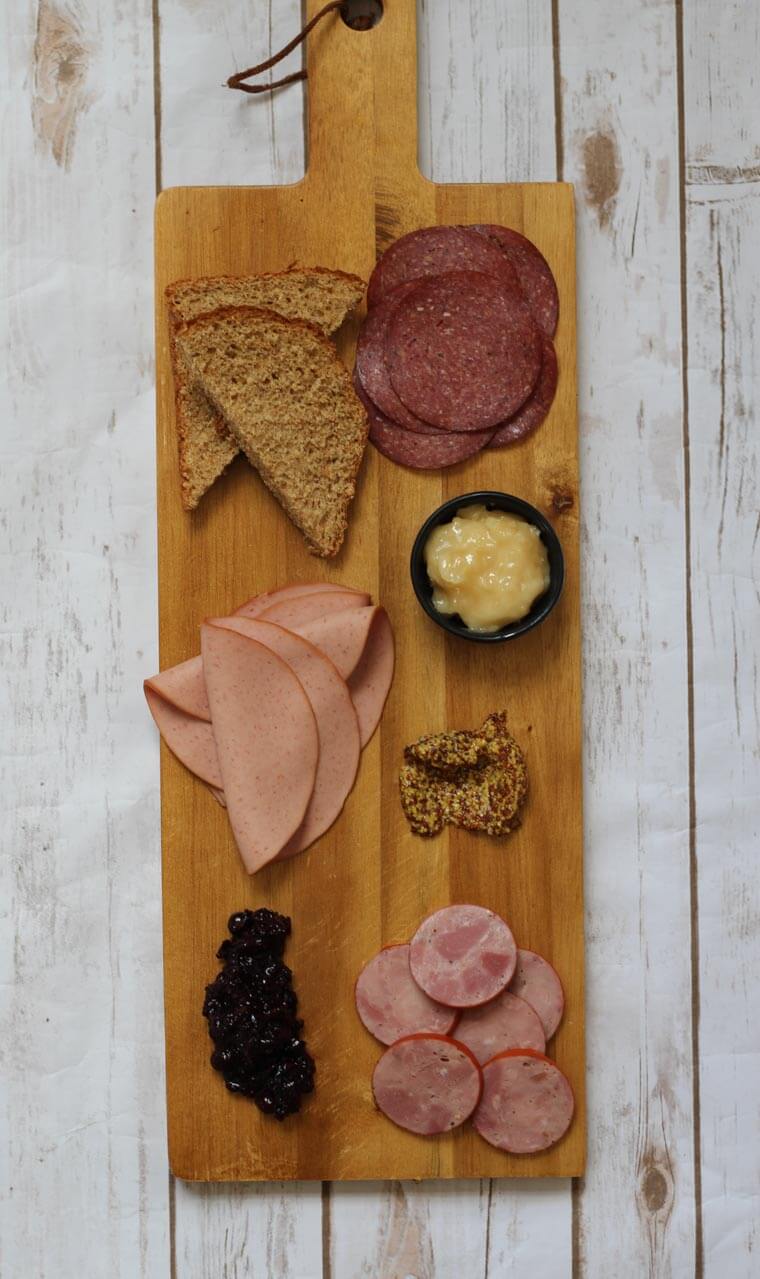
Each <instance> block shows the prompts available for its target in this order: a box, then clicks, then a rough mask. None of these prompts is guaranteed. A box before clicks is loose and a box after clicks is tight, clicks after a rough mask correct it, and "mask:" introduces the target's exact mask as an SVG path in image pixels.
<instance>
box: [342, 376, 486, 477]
mask: <svg viewBox="0 0 760 1279" xmlns="http://www.w3.org/2000/svg"><path fill="white" fill-rule="evenodd" d="M357 389H358V388H357ZM359 398H360V399H362V401H363V402H364V403H365V405H366V408H367V416H368V417H369V438H370V440H371V441H372V443H373V444H374V446H375V448H376V449H377V451H378V453H382V454H383V456H384V457H388V458H390V460H391V461H392V462H398V464H399V465H400V466H409V467H411V468H412V469H413V470H415V471H437V470H440V469H442V468H443V467H445V466H456V464H457V462H465V461H466V460H467V458H468V457H474V456H475V454H476V453H479V452H480V450H481V449H482V448H485V446H486V445H487V444H488V442H489V440H490V439H491V437H492V436H493V431H439V430H436V428H435V427H431V434H430V435H421V434H415V433H413V432H412V431H407V430H405V429H404V427H402V426H397V425H396V423H395V422H391V420H390V418H387V417H385V415H384V414H383V413H381V412H380V410H379V409H378V408H377V407H376V406H375V405H374V404H373V403H372V402H371V400H367V399H365V397H364V396H363V394H362V393H361V392H360V396H359Z"/></svg>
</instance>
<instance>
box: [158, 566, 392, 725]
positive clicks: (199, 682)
mask: <svg viewBox="0 0 760 1279" xmlns="http://www.w3.org/2000/svg"><path fill="white" fill-rule="evenodd" d="M301 596H304V597H314V602H313V604H312V605H311V606H310V607H308V606H307V607H306V608H305V609H304V610H303V615H304V616H311V617H314V616H317V617H321V616H322V615H326V614H329V613H335V612H343V611H344V610H346V609H351V608H363V607H365V606H366V605H367V604H368V603H369V598H370V597H369V595H367V594H366V593H365V592H364V591H357V590H355V589H354V587H352V586H341V587H339V588H338V587H335V586H334V585H333V583H332V582H310V583H302V582H293V583H291V584H290V585H289V586H280V587H278V589H277V590H274V591H264V592H262V594H261V595H254V596H253V598H252V599H250V600H246V602H245V604H241V606H240V608H238V609H236V610H235V613H234V616H235V617H250V618H253V617H258V616H260V615H261V614H262V613H264V612H267V611H268V610H269V609H272V608H274V607H275V606H279V605H281V604H286V603H289V602H291V601H295V600H297V599H300V597H301ZM271 620H272V621H276V620H277V618H275V617H273V618H272V619H271ZM278 624H279V625H284V626H288V625H289V622H287V621H284V622H283V621H280V622H279V623H278ZM145 683H146V685H147V686H148V687H149V688H153V689H154V690H155V692H157V693H158V694H159V696H160V697H163V698H164V700H165V701H167V702H171V703H172V704H173V705H174V706H176V707H177V709H178V710H181V711H187V714H188V715H195V716H196V718H197V719H205V720H208V721H209V723H210V722H211V711H210V709H209V704H208V698H207V696H206V685H205V682H204V679H203V664H202V662H201V659H200V657H190V658H188V660H187V661H186V662H180V663H179V665H178V666H170V667H168V668H167V670H165V671H161V672H160V674H158V675H153V676H151V678H150V679H149V680H146V681H145Z"/></svg>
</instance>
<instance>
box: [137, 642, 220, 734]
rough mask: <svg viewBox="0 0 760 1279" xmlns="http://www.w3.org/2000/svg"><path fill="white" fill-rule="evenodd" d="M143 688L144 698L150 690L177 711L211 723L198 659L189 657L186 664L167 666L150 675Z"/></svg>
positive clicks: (201, 669) (201, 668)
mask: <svg viewBox="0 0 760 1279" xmlns="http://www.w3.org/2000/svg"><path fill="white" fill-rule="evenodd" d="M144 687H145V696H146V697H147V696H148V689H149V688H150V689H152V690H153V692H154V693H158V696H159V697H161V698H162V699H163V700H164V701H165V702H171V704H172V706H174V707H176V709H177V710H178V711H184V712H185V714H186V715H193V716H194V717H195V718H196V719H205V720H206V721H207V722H208V723H210V722H211V711H210V710H209V705H208V697H207V696H206V685H205V683H204V680H203V666H202V664H201V659H200V657H189V658H188V659H187V661H186V662H180V663H179V664H178V665H177V666H169V667H168V668H167V669H166V670H165V671H161V672H160V673H159V674H158V675H151V677H150V679H146V681H145V685H144Z"/></svg>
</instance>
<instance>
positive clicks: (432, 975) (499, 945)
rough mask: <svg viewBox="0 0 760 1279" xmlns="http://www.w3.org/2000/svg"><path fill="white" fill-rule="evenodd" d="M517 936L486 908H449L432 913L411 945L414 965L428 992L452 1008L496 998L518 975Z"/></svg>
mask: <svg viewBox="0 0 760 1279" xmlns="http://www.w3.org/2000/svg"><path fill="white" fill-rule="evenodd" d="M516 962H517V947H516V945H515V939H514V937H513V936H512V933H511V931H510V929H509V928H508V926H507V925H506V924H505V922H504V920H503V919H502V918H501V917H500V916H499V915H496V914H494V912H493V911H492V910H486V908H485V907H484V906H444V907H443V909H442V910H437V911H436V912H435V914H434V915H428V917H427V919H424V920H423V921H422V923H421V924H420V926H419V928H418V929H417V932H416V933H415V934H414V937H413V938H412V940H411V943H410V949H409V967H410V968H411V971H412V976H413V978H414V980H415V981H416V982H417V985H418V986H421V987H422V989H423V990H424V991H425V994H426V995H429V996H430V998H431V999H436V1000H437V1001H438V1002H439V1003H441V1004H450V1005H451V1007H452V1008H474V1007H475V1006H476V1005H477V1004H484V1003H486V1001H487V1000H489V999H494V998H495V996H496V995H498V994H499V993H500V992H501V991H502V990H504V988H505V987H506V986H508V985H509V982H510V981H511V979H512V974H513V973H514V971H515V963H516Z"/></svg>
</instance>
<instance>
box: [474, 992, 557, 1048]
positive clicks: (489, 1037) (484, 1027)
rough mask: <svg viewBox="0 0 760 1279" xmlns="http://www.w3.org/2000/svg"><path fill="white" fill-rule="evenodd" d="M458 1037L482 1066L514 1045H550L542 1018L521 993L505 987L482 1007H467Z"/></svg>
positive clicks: (516, 1046)
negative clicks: (545, 1034) (512, 993)
mask: <svg viewBox="0 0 760 1279" xmlns="http://www.w3.org/2000/svg"><path fill="white" fill-rule="evenodd" d="M457 1040H458V1041H459V1043H461V1044H466V1045H467V1047H468V1048H469V1049H470V1051H471V1052H472V1053H474V1055H475V1056H476V1057H477V1059H478V1061H479V1062H480V1064H481V1066H482V1065H483V1064H484V1063H485V1062H487V1061H490V1060H491V1058H492V1057H495V1056H496V1054H497V1053H501V1052H506V1051H507V1050H508V1049H510V1048H532V1049H534V1050H535V1051H536V1052H540V1053H542V1052H543V1051H544V1049H545V1047H546V1040H545V1039H544V1031H543V1027H542V1025H541V1019H540V1017H539V1015H538V1013H537V1012H534V1010H533V1009H532V1008H531V1006H530V1004H526V1002H525V1000H524V999H520V998H519V996H518V995H510V993H509V991H506V990H503V991H502V992H501V994H500V995H497V996H496V998H495V999H491V1000H489V1002H488V1003H487V1004H482V1005H481V1007H480V1008H466V1009H465V1011H464V1012H463V1013H462V1016H461V1017H460V1018H459V1021H458V1022H457Z"/></svg>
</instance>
